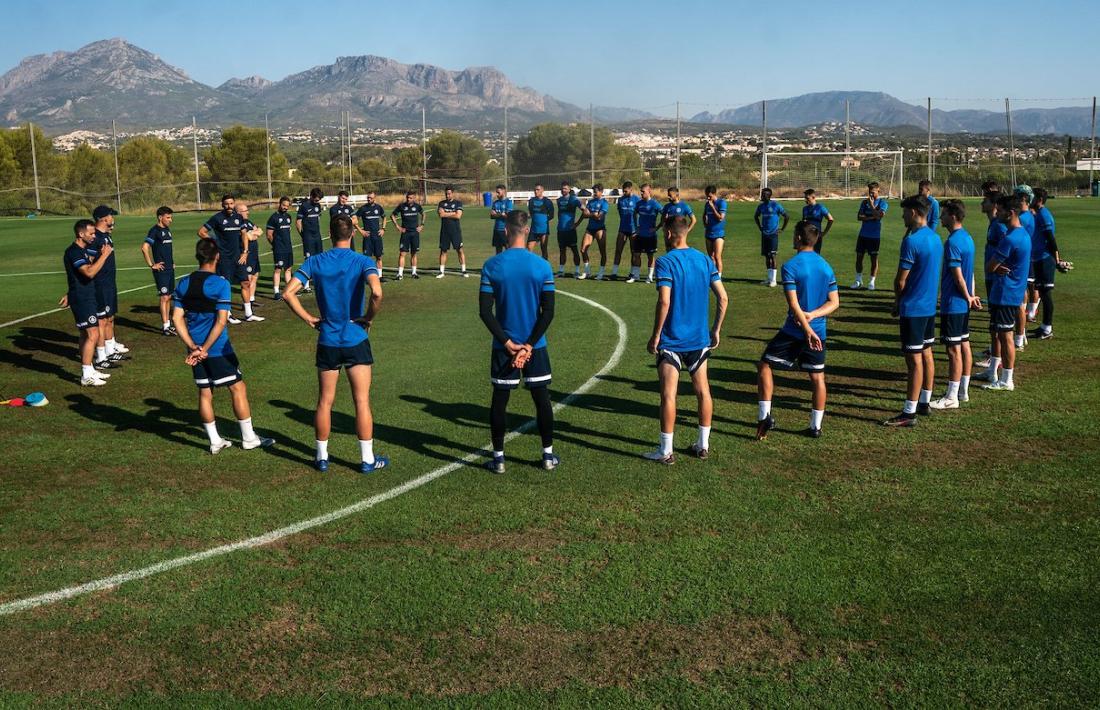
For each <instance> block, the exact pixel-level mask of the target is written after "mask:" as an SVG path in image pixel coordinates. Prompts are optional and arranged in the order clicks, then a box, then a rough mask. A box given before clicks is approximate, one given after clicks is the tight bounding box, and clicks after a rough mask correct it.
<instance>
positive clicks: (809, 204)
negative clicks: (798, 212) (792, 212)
mask: <svg viewBox="0 0 1100 710" xmlns="http://www.w3.org/2000/svg"><path fill="white" fill-rule="evenodd" d="M802 198H803V199H804V200H806V204H805V205H803V207H802V221H803V222H809V223H810V224H812V225H813V226H814V228H815V229H817V233H818V237H817V243H816V244H814V251H816V252H817V253H818V254H820V253H821V246H822V245H823V244H824V243H825V235H826V234H828V233H829V230H830V229H832V228H833V216H832V215H831V214H829V208H828V207H826V206H825V205H823V204H821V203H820V202H818V201H817V192H815V191H814V189H813V188H812V187H811V188H809V189H808V190H806V191H805V192H803V193H802Z"/></svg>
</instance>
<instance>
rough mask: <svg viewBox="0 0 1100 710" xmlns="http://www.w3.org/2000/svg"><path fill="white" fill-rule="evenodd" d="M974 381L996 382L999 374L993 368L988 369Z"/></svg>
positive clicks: (973, 378) (980, 373)
mask: <svg viewBox="0 0 1100 710" xmlns="http://www.w3.org/2000/svg"><path fill="white" fill-rule="evenodd" d="M971 379H972V380H984V381H986V382H996V381H997V372H996V370H994V369H993V368H990V367H987V368H985V369H984V370H982V371H981V372H979V373H978V374H976V375H974V376H973V377H972V378H971Z"/></svg>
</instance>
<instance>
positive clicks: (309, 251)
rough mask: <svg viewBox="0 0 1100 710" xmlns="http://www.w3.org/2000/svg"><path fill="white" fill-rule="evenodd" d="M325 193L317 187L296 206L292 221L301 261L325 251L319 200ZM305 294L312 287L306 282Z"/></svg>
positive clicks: (311, 289)
mask: <svg viewBox="0 0 1100 710" xmlns="http://www.w3.org/2000/svg"><path fill="white" fill-rule="evenodd" d="M324 197H325V193H324V192H323V191H322V190H321V188H319V187H315V188H313V189H312V190H310V191H309V199H308V200H305V201H304V202H302V204H300V205H298V214H297V216H296V217H295V219H294V226H295V228H296V229H297V230H298V234H300V235H301V236H302V259H303V260H305V259H308V258H309V257H311V256H313V255H314V254H320V253H321V252H323V251H324V250H325V243H324V240H323V239H322V238H321V200H322V199H324ZM302 290H303V291H304V292H305V293H310V292H311V291H313V287H312V286H310V284H309V283H308V282H307V283H306V286H305V288H304V289H302Z"/></svg>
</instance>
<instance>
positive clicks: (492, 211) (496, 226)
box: [489, 185, 512, 254]
mask: <svg viewBox="0 0 1100 710" xmlns="http://www.w3.org/2000/svg"><path fill="white" fill-rule="evenodd" d="M511 209H512V200H511V199H510V198H509V197H508V188H507V187H505V186H504V185H497V186H496V198H495V199H494V200H493V203H492V204H491V205H489V219H491V220H493V249H495V250H496V253H497V254H499V253H501V252H502V251H504V249H505V247H506V246H507V242H508V238H507V237H506V236H505V229H504V218H505V217H507V216H508V212H509V211H511Z"/></svg>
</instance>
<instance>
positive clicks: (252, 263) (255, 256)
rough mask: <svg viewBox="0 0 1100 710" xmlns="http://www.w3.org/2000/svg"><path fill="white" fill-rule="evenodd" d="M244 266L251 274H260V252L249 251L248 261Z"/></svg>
mask: <svg viewBox="0 0 1100 710" xmlns="http://www.w3.org/2000/svg"><path fill="white" fill-rule="evenodd" d="M244 268H245V270H246V271H247V272H248V275H249V276H259V275H260V252H255V253H253V252H251V251H249V252H248V261H246V262H245V263H244Z"/></svg>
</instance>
